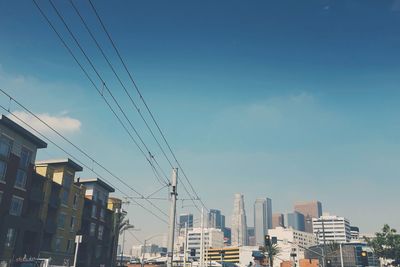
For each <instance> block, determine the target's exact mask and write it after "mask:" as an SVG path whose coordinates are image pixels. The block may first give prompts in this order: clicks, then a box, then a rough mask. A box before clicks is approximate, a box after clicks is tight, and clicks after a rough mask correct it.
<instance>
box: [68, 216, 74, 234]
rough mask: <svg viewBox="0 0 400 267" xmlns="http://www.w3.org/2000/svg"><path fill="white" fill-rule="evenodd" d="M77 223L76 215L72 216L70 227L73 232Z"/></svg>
mask: <svg viewBox="0 0 400 267" xmlns="http://www.w3.org/2000/svg"><path fill="white" fill-rule="evenodd" d="M75 223H76V218H75V217H74V216H72V217H71V222H70V225H69V226H70V229H71V232H73V231H74V229H75Z"/></svg>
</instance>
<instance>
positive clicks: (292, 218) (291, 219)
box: [287, 211, 305, 231]
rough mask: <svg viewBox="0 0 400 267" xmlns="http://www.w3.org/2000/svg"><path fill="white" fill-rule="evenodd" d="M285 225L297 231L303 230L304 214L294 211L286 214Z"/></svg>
mask: <svg viewBox="0 0 400 267" xmlns="http://www.w3.org/2000/svg"><path fill="white" fill-rule="evenodd" d="M287 225H288V227H291V228H293V229H294V230H297V231H304V230H305V226H304V215H303V214H302V213H300V212H297V211H294V212H292V213H288V214H287Z"/></svg>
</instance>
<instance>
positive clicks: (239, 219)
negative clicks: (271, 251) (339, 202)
mask: <svg viewBox="0 0 400 267" xmlns="http://www.w3.org/2000/svg"><path fill="white" fill-rule="evenodd" d="M247 218H248V217H247V213H246V209H245V199H244V195H243V194H240V193H238V194H235V195H234V199H233V212H232V214H231V227H230V228H228V227H226V225H225V216H224V215H223V214H222V213H221V211H220V210H216V209H211V210H210V211H209V213H208V216H207V225H206V226H204V228H203V229H202V228H199V227H197V228H196V227H193V221H195V220H194V217H193V214H182V215H181V216H180V217H179V228H180V231H179V236H178V239H177V244H176V250H177V251H180V254H179V255H180V258H182V257H184V256H183V254H184V247H185V242H186V246H187V247H186V249H187V252H188V253H189V252H190V251H191V252H192V253H193V254H192V255H191V256H188V260H191V261H203V260H204V261H209V260H212V261H217V262H218V261H222V260H223V261H224V262H225V263H232V264H237V265H239V266H243V267H244V266H249V262H252V261H253V260H255V259H256V258H257V257H256V256H254V255H255V254H254V253H255V252H257V251H259V249H260V247H263V246H264V245H265V238H266V236H268V237H269V238H270V240H273V242H274V244H275V245H276V246H277V247H278V248H279V255H278V257H277V260H276V261H274V263H273V266H274V267H284V266H293V263H296V265H295V266H319V264H321V260H322V258H321V255H322V252H321V251H324V250H329V248H331V251H330V252H329V256H326V259H329V262H330V264H331V265H330V266H332V267H339V266H341V261H340V260H338V259H339V258H340V253H339V252H338V251H339V250H337V251H335V250H333V251H332V247H335V246H337V247H340V248H341V249H342V253H344V254H343V255H342V256H343V257H344V258H343V259H342V261H344V263H345V265H343V266H358V265H361V263H360V254H359V252H360V251H368V253H369V254H368V255H369V257H370V261H369V263H370V265H369V266H379V264H378V263H379V261H378V260H377V259H376V257H375V256H374V254H373V252H372V251H371V249H370V248H369V247H368V246H367V244H366V242H365V240H362V239H360V234H359V229H358V227H355V226H351V224H350V221H349V220H348V219H347V218H344V217H341V216H336V215H330V214H329V213H323V211H322V204H321V202H319V201H308V202H297V203H295V204H294V207H293V211H291V212H288V213H286V214H283V213H279V212H275V213H274V212H273V206H272V200H271V198H268V197H264V198H260V197H258V198H256V199H255V201H254V204H253V218H254V220H253V222H254V224H253V225H249V224H248V221H247ZM183 222H184V223H183ZM183 227H186V229H185V231H182V229H183ZM202 240H203V241H202ZM201 242H203V244H204V245H203V248H202V246H201ZM202 250H204V251H202ZM310 251H314V253H312V252H310ZM202 254H203V256H202ZM255 264H260V263H259V262H258V263H255ZM349 264H350V265H349Z"/></svg>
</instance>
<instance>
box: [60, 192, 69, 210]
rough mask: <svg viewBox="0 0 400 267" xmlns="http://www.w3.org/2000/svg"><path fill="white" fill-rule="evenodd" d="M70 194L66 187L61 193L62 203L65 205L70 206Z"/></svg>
mask: <svg viewBox="0 0 400 267" xmlns="http://www.w3.org/2000/svg"><path fill="white" fill-rule="evenodd" d="M68 196H69V191H68V190H66V189H65V188H64V189H63V191H62V194H61V203H62V204H63V205H65V206H68Z"/></svg>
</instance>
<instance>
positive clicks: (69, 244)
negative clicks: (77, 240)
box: [67, 240, 74, 252]
mask: <svg viewBox="0 0 400 267" xmlns="http://www.w3.org/2000/svg"><path fill="white" fill-rule="evenodd" d="M73 247H74V241H73V240H68V242H67V252H72V250H73Z"/></svg>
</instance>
